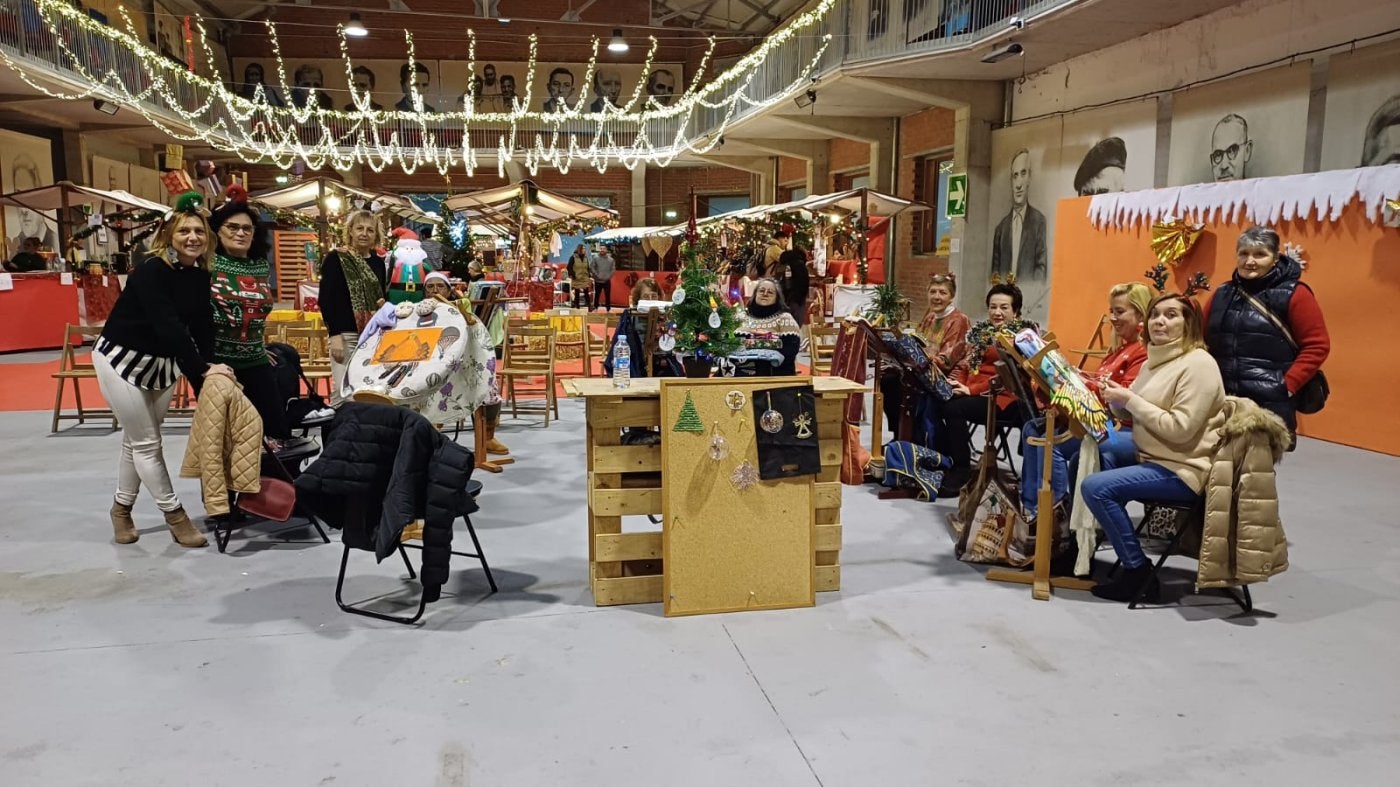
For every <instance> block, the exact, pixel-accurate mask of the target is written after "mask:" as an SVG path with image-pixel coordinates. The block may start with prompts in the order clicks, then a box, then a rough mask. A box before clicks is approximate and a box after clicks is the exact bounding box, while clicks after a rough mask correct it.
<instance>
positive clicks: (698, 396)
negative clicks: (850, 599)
mask: <svg viewBox="0 0 1400 787" xmlns="http://www.w3.org/2000/svg"><path fill="white" fill-rule="evenodd" d="M741 379H742V381H741ZM741 379H736V378H724V379H712V380H689V379H675V380H670V379H666V380H662V381H661V428H662V432H661V462H662V464H661V477H662V478H663V479H664V483H663V485H662V486H663V489H662V511H663V516H664V523H663V526H662V555H663V563H664V565H665V566H666V571H665V586H664V589H665V596H664V599H663V602H664V608H665V612H666V615H668V616H671V615H699V614H705V613H710V612H740V611H747V610H758V609H787V608H791V607H810V606H814V605H815V604H816V595H815V576H814V575H815V568H814V566H813V560H812V550H813V539H814V527H815V520H816V515H815V512H814V509H813V504H814V500H815V498H814V489H813V484H814V483H815V481H816V476H802V477H798V478H785V479H780V480H775V481H756V482H755V483H754V484H753V485H752V486H750V487H749V488H748V489H747V490H745V491H740V490H739V489H738V488H737V487H735V486H734V484H733V482H732V481H731V480H730V476H731V474H732V473H733V472H734V470H735V469H736V468H737V467H739V465H740V464H741V463H742V462H743V461H745V460H748V461H749V462H750V463H751V464H753V466H754V468H755V477H756V473H757V467H758V448H757V443H756V441H755V439H754V418H753V409H752V407H751V405H750V403H751V402H752V400H753V399H752V397H753V392H754V391H756V390H761V389H768V388H776V387H783V386H785V385H789V384H790V385H794V386H798V385H811V378H808V377H749V378H741ZM730 391H739V392H741V393H743V395H744V401H745V404H744V406H743V407H741V408H739V409H738V410H737V411H736V410H731V409H730V407H729V405H728V404H727V403H726V397H727V395H728V394H729V392H730ZM687 394H689V396H690V399H691V401H692V402H693V403H694V406H695V409H696V411H697V412H698V413H699V417H700V421H701V422H702V423H703V424H704V426H705V431H704V432H703V433H694V432H676V431H673V427H674V426H675V425H676V422H677V421H679V420H680V418H681V410H682V408H683V407H685V404H686V396H687ZM716 424H718V432H719V433H720V434H721V435H723V436H724V438H725V440H727V441H728V448H729V455H728V456H727V457H725V458H724V459H722V460H719V461H716V460H714V459H712V458H711V457H710V444H711V439H712V433H713V432H714V430H715V428H716Z"/></svg>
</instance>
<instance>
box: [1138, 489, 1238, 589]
mask: <svg viewBox="0 0 1400 787" xmlns="http://www.w3.org/2000/svg"><path fill="white" fill-rule="evenodd" d="M1139 502H1141V503H1142V505H1143V508H1144V511H1143V514H1142V519H1140V520H1139V521H1138V524H1137V527H1136V528H1134V531H1133V532H1134V533H1136V534H1137V536H1138V538H1139V539H1141V538H1142V531H1143V530H1144V529H1146V528H1147V524H1148V522H1150V521H1152V517H1153V516H1154V514H1155V512H1157V511H1159V510H1166V511H1172V512H1175V515H1176V528H1175V531H1174V532H1173V533H1172V535H1171V537H1170V538H1168V539H1167V546H1166V548H1165V549H1163V550H1162V554H1161V555H1160V556H1159V557H1158V558H1157V562H1156V563H1154V564H1153V565H1152V575H1151V576H1150V577H1149V578H1148V580H1147V581H1146V582H1144V583H1143V584H1142V588H1141V589H1140V590H1138V592H1137V595H1136V596H1134V597H1133V599H1132V600H1131V601H1129V602H1128V609H1137V607H1138V605H1139V604H1141V603H1142V601H1143V597H1144V596H1146V595H1147V589H1148V588H1150V587H1151V586H1152V583H1153V582H1154V581H1157V574H1158V573H1160V572H1161V570H1162V566H1163V565H1164V564H1166V562H1167V558H1169V557H1171V556H1172V555H1174V554H1185V553H1178V552H1177V547H1178V546H1180V544H1181V539H1182V537H1183V536H1185V535H1186V532H1187V531H1188V530H1190V529H1191V528H1193V527H1197V526H1201V525H1203V524H1204V523H1205V515H1206V500H1205V497H1200V498H1197V499H1196V500H1195V501H1193V502H1190V503H1176V502H1169V501H1162V500H1142V501H1139ZM1121 563H1122V561H1114V563H1113V568H1112V569H1111V570H1112V571H1116V570H1118V567H1119V565H1120V564H1121ZM1159 584H1160V583H1159ZM1221 590H1223V591H1225V595H1227V596H1229V597H1230V600H1231V601H1234V602H1235V603H1236V604H1238V605H1239V607H1240V609H1241V610H1242V611H1243V612H1244V613H1245V614H1249V613H1250V612H1252V611H1254V598H1253V597H1252V596H1251V595H1250V594H1249V586H1248V585H1240V586H1239V591H1240V592H1239V593H1236V592H1235V590H1236V589H1235V588H1221Z"/></svg>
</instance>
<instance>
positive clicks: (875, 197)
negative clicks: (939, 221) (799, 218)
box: [776, 188, 931, 217]
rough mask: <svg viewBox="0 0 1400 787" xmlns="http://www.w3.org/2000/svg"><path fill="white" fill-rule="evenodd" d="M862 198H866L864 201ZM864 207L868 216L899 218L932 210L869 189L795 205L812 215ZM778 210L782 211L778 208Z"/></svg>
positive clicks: (921, 204) (837, 194)
mask: <svg viewBox="0 0 1400 787" xmlns="http://www.w3.org/2000/svg"><path fill="white" fill-rule="evenodd" d="M862 197H863V198H864V199H863V200H862ZM862 205H864V210H865V213H866V215H868V216H883V217H888V216H897V215H899V214H900V213H905V212H914V211H921V210H931V208H930V207H929V206H928V205H926V204H924V203H922V202H919V201H918V200H908V199H900V198H899V197H895V196H892V195H890V194H882V193H880V192H878V191H875V190H873V189H868V188H859V189H851V190H850V191H842V192H838V193H836V194H826V195H822V196H816V197H808V198H807V199H804V200H799V201H798V202H797V203H795V206H796V207H800V208H801V209H802V210H805V211H808V212H810V213H821V212H831V211H842V212H844V213H860V212H861V209H862ZM776 209H781V208H780V207H779V208H776Z"/></svg>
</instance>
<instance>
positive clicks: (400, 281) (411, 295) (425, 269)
mask: <svg viewBox="0 0 1400 787" xmlns="http://www.w3.org/2000/svg"><path fill="white" fill-rule="evenodd" d="M392 234H393V236H394V238H395V239H396V240H395V242H394V248H393V250H391V251H390V252H389V264H390V274H389V302H390V303H404V302H411V303H417V302H418V301H421V300H423V280H424V278H425V277H427V275H428V274H429V273H432V270H433V268H432V266H431V265H429V264H428V252H427V251H425V250H424V249H423V244H422V243H421V242H420V241H419V240H418V233H416V232H414V231H413V230H411V229H408V228H407V227H399V228H397V229H395V230H394V231H393V233H392Z"/></svg>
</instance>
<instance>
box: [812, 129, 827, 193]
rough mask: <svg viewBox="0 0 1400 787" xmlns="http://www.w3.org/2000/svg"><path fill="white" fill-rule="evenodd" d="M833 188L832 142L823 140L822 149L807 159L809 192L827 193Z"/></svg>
mask: <svg viewBox="0 0 1400 787" xmlns="http://www.w3.org/2000/svg"><path fill="white" fill-rule="evenodd" d="M830 188H831V143H830V142H823V143H822V146H821V150H820V151H819V152H818V153H817V154H816V155H814V156H813V157H812V158H809V159H807V194H808V195H809V196H811V195H814V194H825V193H826V192H827V190H829V189H830Z"/></svg>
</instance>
